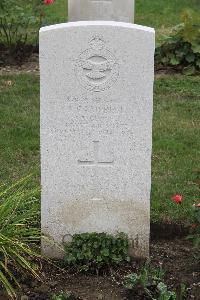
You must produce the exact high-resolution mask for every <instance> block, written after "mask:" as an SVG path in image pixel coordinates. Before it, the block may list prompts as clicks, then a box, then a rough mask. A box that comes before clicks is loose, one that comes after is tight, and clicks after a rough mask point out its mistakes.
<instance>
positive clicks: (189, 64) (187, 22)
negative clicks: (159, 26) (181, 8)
mask: <svg viewBox="0 0 200 300" xmlns="http://www.w3.org/2000/svg"><path fill="white" fill-rule="evenodd" d="M182 20H183V23H181V24H179V25H177V26H176V27H174V28H173V29H172V32H171V34H170V35H169V36H163V39H162V41H161V44H160V45H158V46H157V47H156V52H155V62H156V66H157V67H159V66H161V65H163V66H171V67H173V68H176V69H178V70H180V71H182V72H183V73H184V74H187V75H192V74H195V73H199V72H200V19H199V18H197V19H195V17H194V16H193V14H192V13H191V12H188V11H186V12H185V13H183V15H182Z"/></svg>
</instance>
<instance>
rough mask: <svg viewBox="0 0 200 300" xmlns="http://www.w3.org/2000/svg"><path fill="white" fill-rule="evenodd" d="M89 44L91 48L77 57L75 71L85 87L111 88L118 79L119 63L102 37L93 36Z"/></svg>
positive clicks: (95, 90)
mask: <svg viewBox="0 0 200 300" xmlns="http://www.w3.org/2000/svg"><path fill="white" fill-rule="evenodd" d="M89 45H90V48H89V49H87V50H85V51H83V52H82V53H81V54H80V56H79V58H78V59H77V61H76V67H75V72H76V76H77V78H78V81H79V82H80V84H81V85H82V86H83V87H84V88H86V89H88V90H90V91H93V92H100V91H103V90H106V89H108V88H110V87H111V86H112V85H113V84H114V83H115V81H116V80H117V77H118V64H117V62H116V58H115V56H114V55H113V54H112V53H111V52H110V51H109V50H107V49H106V46H105V42H104V41H103V40H102V39H101V38H98V37H95V38H93V39H92V40H91V41H90V42H89Z"/></svg>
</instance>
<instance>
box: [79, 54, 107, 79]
mask: <svg viewBox="0 0 200 300" xmlns="http://www.w3.org/2000/svg"><path fill="white" fill-rule="evenodd" d="M96 59H97V58H96V57H92V58H91V59H89V60H88V61H86V62H83V64H82V67H83V69H84V70H85V71H86V76H87V77H88V78H89V79H93V80H95V79H101V78H105V77H106V75H107V73H108V72H109V71H111V69H112V65H111V63H109V62H108V61H106V60H103V59H102V61H96Z"/></svg>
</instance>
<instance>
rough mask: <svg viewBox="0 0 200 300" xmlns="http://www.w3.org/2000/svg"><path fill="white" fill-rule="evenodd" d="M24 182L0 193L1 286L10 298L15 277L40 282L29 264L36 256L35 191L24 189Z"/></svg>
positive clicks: (36, 207) (2, 189) (36, 215)
mask: <svg viewBox="0 0 200 300" xmlns="http://www.w3.org/2000/svg"><path fill="white" fill-rule="evenodd" d="M27 183H28V178H25V179H23V180H21V181H19V182H17V183H16V184H14V185H12V186H11V187H9V188H5V187H1V190H0V216H1V217H0V284H1V285H2V286H3V287H4V288H5V289H6V291H7V293H8V295H9V296H10V297H11V298H12V299H14V298H15V296H16V295H15V291H14V287H13V286H14V285H17V286H20V284H19V282H18V280H17V277H18V278H20V277H23V276H24V274H29V275H32V276H34V277H36V278H38V279H39V275H38V271H37V266H36V264H34V263H33V262H31V259H32V258H38V257H39V254H37V252H36V243H38V242H39V240H40V231H39V229H38V228H39V226H38V217H39V216H38V214H39V202H38V200H37V199H38V198H37V196H38V190H37V189H33V190H31V191H30V190H27V189H25V187H26V184H27ZM30 245H32V246H33V247H30Z"/></svg>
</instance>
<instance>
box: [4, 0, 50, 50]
mask: <svg viewBox="0 0 200 300" xmlns="http://www.w3.org/2000/svg"><path fill="white" fill-rule="evenodd" d="M45 4H47V3H45V2H43V1H42V0H26V1H24V0H19V1H15V0H1V3H0V45H1V46H4V47H5V48H6V49H8V55H9V56H11V55H14V54H15V53H16V51H17V50H18V49H19V50H18V51H23V50H24V51H23V53H22V54H23V55H25V54H27V53H26V52H28V49H24V48H25V46H27V45H28V44H31V45H36V44H37V43H38V32H39V28H40V27H41V24H42V20H43V19H44V12H43V7H44V5H45ZM30 48H31V47H30ZM25 50H27V51H25ZM22 54H21V56H23V55H22ZM15 55H16V54H15Z"/></svg>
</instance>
